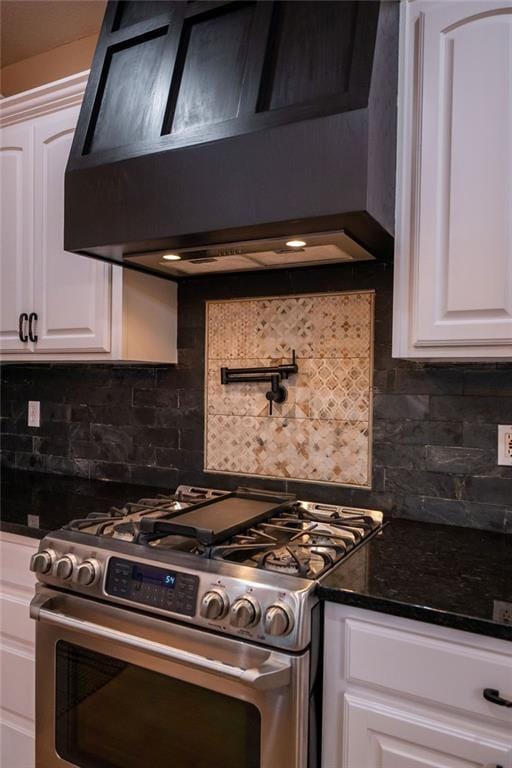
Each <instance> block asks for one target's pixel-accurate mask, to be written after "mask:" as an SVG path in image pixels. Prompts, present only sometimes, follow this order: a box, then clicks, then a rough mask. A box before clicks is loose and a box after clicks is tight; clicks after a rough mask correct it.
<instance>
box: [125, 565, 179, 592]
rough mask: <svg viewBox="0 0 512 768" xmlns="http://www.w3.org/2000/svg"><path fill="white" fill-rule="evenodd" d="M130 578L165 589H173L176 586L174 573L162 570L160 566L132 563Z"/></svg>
mask: <svg viewBox="0 0 512 768" xmlns="http://www.w3.org/2000/svg"><path fill="white" fill-rule="evenodd" d="M132 579H133V580H134V581H135V582H138V583H139V584H140V586H142V585H143V584H154V585H158V586H160V587H166V589H174V587H175V586H176V574H175V573H173V572H172V571H164V570H162V569H161V568H151V567H149V566H143V565H134V566H133V569H132Z"/></svg>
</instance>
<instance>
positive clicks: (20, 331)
mask: <svg viewBox="0 0 512 768" xmlns="http://www.w3.org/2000/svg"><path fill="white" fill-rule="evenodd" d="M27 321H28V315H27V313H26V312H22V313H21V314H20V316H19V318H18V336H19V337H20V341H21V342H22V344H25V343H26V342H27V341H28V336H27V334H26V333H25V331H24V325H25V323H26V322H27Z"/></svg>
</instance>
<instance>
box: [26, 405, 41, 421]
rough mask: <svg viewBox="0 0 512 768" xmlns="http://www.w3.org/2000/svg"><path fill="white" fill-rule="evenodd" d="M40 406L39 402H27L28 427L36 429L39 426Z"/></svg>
mask: <svg viewBox="0 0 512 768" xmlns="http://www.w3.org/2000/svg"><path fill="white" fill-rule="evenodd" d="M40 405H41V403H40V402H39V400H29V401H28V426H29V427H38V426H39V425H40Z"/></svg>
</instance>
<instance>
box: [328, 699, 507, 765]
mask: <svg viewBox="0 0 512 768" xmlns="http://www.w3.org/2000/svg"><path fill="white" fill-rule="evenodd" d="M343 717H344V723H345V727H344V731H345V734H346V744H345V745H344V749H343V753H342V758H341V760H339V761H338V762H332V763H329V762H328V763H327V764H326V765H329V766H330V765H331V764H332V765H333V766H337V765H340V766H347V768H363V766H364V768H476V767H477V766H489V767H491V766H493V768H494V766H499V765H501V766H503V768H505V766H508V765H510V757H511V751H512V734H510V735H509V736H508V737H507V736H506V735H505V734H502V735H501V736H500V735H499V734H491V732H490V731H488V730H487V731H486V730H482V729H480V728H478V727H477V726H476V725H475V724H474V723H469V722H468V723H466V724H460V723H459V724H455V723H454V722H452V723H450V724H449V723H447V722H446V723H445V722H442V720H440V719H439V717H436V715H435V713H432V716H431V717H429V716H428V715H423V716H420V715H418V714H415V713H414V712H411V711H410V710H409V709H407V708H405V707H404V708H403V709H399V708H395V707H392V706H389V704H384V703H381V704H380V705H379V704H378V703H377V702H376V701H372V700H371V698H370V699H366V698H357V697H355V696H351V695H350V694H346V695H345V706H344V714H343Z"/></svg>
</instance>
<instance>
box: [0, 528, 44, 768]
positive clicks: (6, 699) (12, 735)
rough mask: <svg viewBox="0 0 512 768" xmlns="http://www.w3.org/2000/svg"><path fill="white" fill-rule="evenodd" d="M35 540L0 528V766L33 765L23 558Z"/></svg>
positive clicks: (29, 589) (27, 583) (27, 579)
mask: <svg viewBox="0 0 512 768" xmlns="http://www.w3.org/2000/svg"><path fill="white" fill-rule="evenodd" d="M38 543H39V542H38V541H37V540H36V539H30V538H26V537H24V536H14V535H12V534H7V533H0V680H1V689H0V765H1V766H2V768H34V760H35V758H34V751H35V739H34V730H35V723H34V706H35V645H34V641H35V622H33V621H32V620H31V619H30V617H29V605H30V600H31V599H32V595H33V592H34V584H35V578H34V576H33V574H32V573H31V572H30V571H29V562H30V558H31V556H32V555H33V553H34V552H35V551H36V550H37V546H38Z"/></svg>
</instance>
